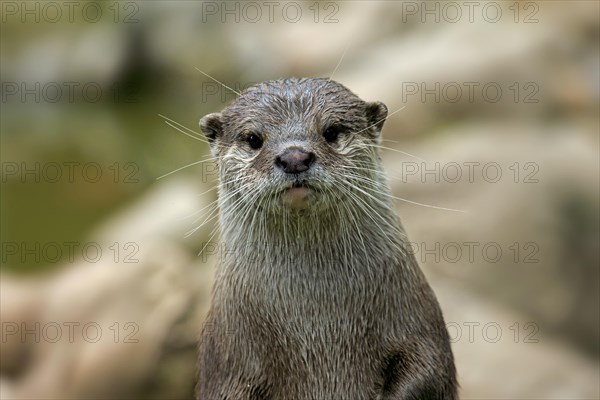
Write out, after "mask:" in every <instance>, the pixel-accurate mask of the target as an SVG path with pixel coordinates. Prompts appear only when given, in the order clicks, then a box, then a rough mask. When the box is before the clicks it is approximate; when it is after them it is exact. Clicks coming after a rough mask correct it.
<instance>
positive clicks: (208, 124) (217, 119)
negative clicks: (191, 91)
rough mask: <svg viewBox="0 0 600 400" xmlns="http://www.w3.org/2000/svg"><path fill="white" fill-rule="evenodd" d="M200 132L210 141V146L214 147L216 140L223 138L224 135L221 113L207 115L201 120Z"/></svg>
mask: <svg viewBox="0 0 600 400" xmlns="http://www.w3.org/2000/svg"><path fill="white" fill-rule="evenodd" d="M200 130H201V131H202V133H204V136H206V138H207V139H208V144H209V145H210V146H211V147H212V146H213V145H214V144H215V140H216V139H217V138H219V137H221V134H222V133H223V122H222V120H221V114H220V113H212V114H208V115H205V116H204V117H202V119H200Z"/></svg>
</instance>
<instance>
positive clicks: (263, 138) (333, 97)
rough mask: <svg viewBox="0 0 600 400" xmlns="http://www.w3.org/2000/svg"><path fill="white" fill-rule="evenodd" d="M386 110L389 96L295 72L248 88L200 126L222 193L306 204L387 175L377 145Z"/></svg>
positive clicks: (339, 196) (281, 207) (273, 204)
mask: <svg viewBox="0 0 600 400" xmlns="http://www.w3.org/2000/svg"><path fill="white" fill-rule="evenodd" d="M386 117H387V108H386V106H385V105H384V104H383V103H380V102H365V101H363V100H361V99H360V98H358V97H357V96H356V95H355V94H353V93H352V92H350V91H349V90H348V89H347V88H346V87H344V86H343V85H341V84H339V83H337V82H334V81H331V80H328V79H323V78H321V79H295V78H294V79H285V80H276V81H267V82H264V83H260V84H258V85H255V86H252V87H250V88H248V89H247V90H245V91H244V92H243V93H242V94H241V95H240V96H239V97H238V98H237V99H236V100H235V101H234V102H233V103H232V104H231V105H229V106H228V107H227V108H225V109H224V110H223V111H222V112H221V113H213V114H209V115H207V116H205V117H204V118H202V119H201V120H200V128H201V130H202V132H203V133H204V135H205V136H206V138H207V139H208V141H209V144H210V146H211V151H212V153H213V156H214V157H215V159H216V162H217V165H218V167H219V171H220V190H221V197H222V198H223V199H222V201H228V202H229V203H230V204H234V203H235V202H236V201H237V204H238V205H240V208H241V206H243V205H248V204H252V205H254V206H258V207H264V208H267V209H271V210H274V211H277V210H278V211H280V212H282V211H293V212H300V211H301V210H320V209H323V208H325V207H329V206H332V205H335V204H336V202H337V201H343V200H344V198H346V197H348V196H355V195H356V193H353V188H356V187H357V186H358V187H365V186H374V184H375V183H376V182H379V181H380V180H381V173H380V172H379V171H380V165H379V164H380V161H379V155H378V151H377V146H378V143H379V135H380V133H381V129H382V127H383V123H384V121H385V118H386ZM361 190H362V189H361Z"/></svg>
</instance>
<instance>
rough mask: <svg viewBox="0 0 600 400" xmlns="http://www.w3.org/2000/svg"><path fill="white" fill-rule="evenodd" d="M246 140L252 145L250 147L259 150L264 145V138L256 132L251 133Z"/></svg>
mask: <svg viewBox="0 0 600 400" xmlns="http://www.w3.org/2000/svg"><path fill="white" fill-rule="evenodd" d="M246 141H247V142H248V144H249V145H250V147H252V148H253V149H254V150H258V149H260V148H261V147H262V144H263V140H262V139H261V137H260V136H258V135H255V134H254V133H253V134H251V135H249V136H248V137H247V138H246Z"/></svg>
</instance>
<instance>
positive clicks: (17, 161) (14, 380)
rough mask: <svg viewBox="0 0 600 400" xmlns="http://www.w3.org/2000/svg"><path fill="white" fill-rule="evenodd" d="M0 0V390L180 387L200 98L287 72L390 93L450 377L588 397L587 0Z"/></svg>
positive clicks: (590, 91) (190, 334)
mask: <svg viewBox="0 0 600 400" xmlns="http://www.w3.org/2000/svg"><path fill="white" fill-rule="evenodd" d="M0 4H1V19H2V20H1V39H0V41H1V49H0V57H1V61H0V67H1V80H2V87H1V96H2V103H1V107H2V111H1V133H2V140H1V165H2V186H1V190H2V192H1V218H2V224H1V235H2V238H1V246H2V247H1V249H0V250H1V254H0V256H1V265H2V267H1V270H0V278H1V281H0V300H1V308H0V311H1V322H2V340H1V342H0V352H1V353H0V355H1V358H0V360H1V362H0V396H1V397H2V398H3V399H17V398H22V399H33V398H45V399H46V398H53V399H62V398H73V399H83V398H153V399H189V398H192V397H193V387H194V381H195V373H196V372H195V371H196V368H197V365H196V344H197V338H198V334H199V332H200V330H201V327H202V323H203V318H204V315H205V313H206V311H207V308H208V305H209V301H210V288H211V285H212V278H213V273H214V262H215V259H216V253H217V250H216V246H214V245H213V243H214V242H215V241H217V240H218V232H216V231H215V230H214V229H215V226H216V222H217V219H216V217H215V215H216V214H215V213H211V212H212V211H213V209H212V208H211V206H210V203H211V202H212V201H214V200H215V199H216V191H215V190H213V189H214V183H215V174H214V166H213V165H212V164H211V162H210V160H208V157H209V152H208V149H207V146H206V145H205V144H204V143H203V142H201V141H199V140H197V139H195V137H194V135H196V134H197V133H195V132H199V129H198V120H199V119H200V117H202V116H203V115H205V114H208V113H211V112H216V111H219V110H220V109H222V108H223V107H224V106H226V105H227V104H228V103H229V102H230V101H231V100H233V99H234V98H235V94H234V93H233V92H232V91H231V90H228V89H226V88H224V87H223V86H222V85H220V84H218V83H216V82H215V80H218V81H221V82H223V83H224V84H225V85H227V86H229V87H230V88H232V89H234V90H235V91H240V90H242V89H243V88H245V87H247V86H249V85H251V84H252V83H256V82H260V81H263V80H268V79H277V78H282V77H290V76H297V77H323V76H325V77H329V76H332V77H333V79H335V80H337V81H339V82H341V83H342V84H344V85H346V86H347V87H348V88H349V89H350V90H352V91H354V92H355V93H356V94H357V95H359V96H360V97H361V98H363V99H364V100H369V101H371V100H380V101H383V102H384V103H385V104H386V105H387V106H388V108H389V111H390V115H389V118H388V120H387V122H386V125H385V127H384V130H383V136H384V139H385V141H384V142H383V145H384V146H385V147H386V148H384V149H382V154H383V159H384V162H385V165H386V169H387V172H388V173H389V175H390V181H391V184H392V187H393V190H394V194H395V195H396V196H398V197H400V198H402V199H405V200H406V201H402V200H399V201H398V202H397V207H398V212H399V214H400V216H401V218H402V220H403V223H404V226H405V228H406V230H407V232H408V235H409V237H410V239H411V241H412V245H413V246H412V247H413V249H414V251H415V253H416V256H417V258H418V260H419V262H420V263H421V265H422V267H423V269H424V270H425V273H426V274H427V276H428V278H429V280H430V283H431V285H432V286H433V288H434V290H435V291H436V293H437V295H438V298H439V301H440V303H441V306H442V308H443V311H444V314H445V318H446V322H447V325H448V330H449V332H450V335H451V338H452V342H453V348H454V354H455V357H456V362H457V367H458V373H459V381H460V384H461V398H464V399H534V398H535V399H584V398H585V399H597V398H599V397H600V389H599V385H600V383H599V379H600V378H599V376H600V368H599V359H600V344H599V343H600V341H599V333H600V329H599V325H600V322H599V315H600V313H599V303H600V298H599V286H600V282H599V281H600V274H599V264H600V262H599V261H600V260H599V239H600V238H599V232H598V230H599V222H600V221H599V220H600V216H599V207H598V203H599V176H598V175H599V153H598V149H599V143H598V138H599V135H598V132H599V111H598V110H599V98H600V79H599V71H600V62H599V60H600V50H599V34H600V30H599V25H600V23H599V11H600V9H599V3H598V2H596V1H537V2H533V1H498V2H480V1H471V2H460V1H459V2H411V1H407V2H401V1H381V2H378V1H351V2H333V1H323V2H315V1H310V2H279V1H274V2H266V3H263V2H210V1H205V2H200V1H197V2H196V1H118V2H98V3H96V2H85V1H71V2H37V1H29V2H22V1H3V2H2V3H0ZM208 76H212V77H213V78H214V80H213V79H211V78H209V77H208ZM398 110H399V111H398ZM167 122H168V123H167ZM203 160H206V161H203ZM190 164H192V165H190ZM184 166H188V167H186V168H183V169H181V170H178V169H179V168H181V167H184ZM173 171H176V172H174V173H171V172H173ZM169 173H171V174H169ZM165 174H169V175H167V176H164V177H163V178H161V179H157V178H159V177H161V176H163V175H165ZM417 203H421V204H423V205H419V204H417ZM429 206H435V207H438V208H433V207H429ZM453 210H459V211H453ZM195 228H198V229H196V230H195V231H194V233H193V234H191V235H186V234H187V233H188V232H190V231H191V230H194V229H195ZM207 243H208V244H207Z"/></svg>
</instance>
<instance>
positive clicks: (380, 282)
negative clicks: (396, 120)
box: [197, 79, 457, 400]
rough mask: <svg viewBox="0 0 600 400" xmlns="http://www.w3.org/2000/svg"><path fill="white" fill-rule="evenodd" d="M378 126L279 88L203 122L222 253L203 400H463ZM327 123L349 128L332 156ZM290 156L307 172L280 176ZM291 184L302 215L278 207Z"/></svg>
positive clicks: (328, 87)
mask: <svg viewBox="0 0 600 400" xmlns="http://www.w3.org/2000/svg"><path fill="white" fill-rule="evenodd" d="M386 116H387V109H386V107H385V106H384V105H383V104H382V103H379V102H373V103H367V102H364V101H362V100H361V99H359V98H358V97H357V96H355V95H354V94H353V93H351V92H350V91H349V90H348V89H346V88H345V87H344V86H342V85H340V84H339V83H336V82H334V81H330V80H327V79H286V80H278V81H270V82H265V83H262V84H259V85H256V86H253V87H251V88H249V89H248V90H246V91H245V92H243V93H242V95H241V96H240V97H239V98H238V99H236V100H235V101H234V102H233V103H232V104H231V105H230V106H228V107H227V108H226V109H225V110H224V111H223V112H222V113H215V114H210V115H208V116H206V117H204V118H203V119H202V120H201V123H200V125H201V129H202V131H203V132H204V134H205V135H206V137H207V138H208V140H209V142H210V144H211V150H212V152H213V155H214V156H215V158H216V160H217V165H218V168H219V173H220V187H219V206H220V209H221V215H220V227H221V233H222V240H221V251H220V254H221V257H220V260H219V265H218V268H217V273H216V280H215V285H214V288H213V300H212V305H211V309H210V312H209V315H208V318H207V323H206V324H205V327H204V329H203V332H202V340H201V344H200V356H199V368H200V373H199V380H198V385H197V397H198V398H199V399H203V400H206V399H211V400H212V399H219V400H220V399H315V400H316V399H318V400H325V399H332V400H342V399H349V400H357V399H455V398H457V394H456V391H457V383H456V378H455V368H454V362H453V357H452V351H451V348H450V343H449V338H448V333H447V331H446V328H445V324H444V320H443V317H442V314H441V311H440V308H439V305H438V303H437V300H436V298H435V295H434V294H433V292H432V291H431V289H430V287H429V285H428V284H427V282H426V280H425V278H424V276H423V274H422V272H421V270H420V268H419V266H418V264H417V262H416V260H415V259H414V257H413V256H412V254H411V253H410V252H409V251H406V249H405V247H406V244H407V243H408V240H407V238H406V235H405V233H404V230H403V228H402V226H401V224H400V222H399V220H398V218H397V216H396V214H395V207H394V204H393V201H392V198H391V197H390V196H391V194H390V189H389V185H388V182H387V180H386V178H385V175H384V173H383V169H382V166H381V160H380V157H379V154H378V148H377V146H378V144H379V135H380V131H381V128H382V126H383V122H384V120H385V117H386ZM331 124H338V125H340V124H341V125H343V127H344V131H343V132H342V133H341V134H340V136H339V138H338V140H337V141H336V142H335V143H328V142H326V141H325V140H324V139H323V131H324V130H325V129H326V127H327V126H331ZM250 134H258V135H261V138H263V139H264V143H263V146H262V147H261V148H260V149H258V150H255V149H251V148H250V147H249V146H248V143H247V142H246V138H247V136H248V135H250ZM290 146H296V147H300V148H302V149H306V150H309V151H312V152H314V153H315V154H316V162H315V165H314V166H313V167H311V168H310V169H309V170H308V171H306V172H303V173H301V174H300V175H298V176H294V177H290V176H287V175H289V174H287V175H286V174H285V173H282V172H281V171H278V170H277V169H276V168H275V167H274V162H273V160H274V159H275V157H276V156H277V155H278V154H280V153H281V152H282V151H283V150H284V149H285V148H287V147H290ZM292 181H299V182H303V184H306V185H308V186H309V187H310V188H311V189H313V190H314V192H315V194H314V196H313V197H312V198H311V203H310V204H311V206H310V207H308V208H307V209H303V210H294V209H291V208H289V207H286V205H285V204H284V203H283V202H282V201H281V193H282V191H283V190H284V189H285V188H286V187H289V185H290V184H291V183H292Z"/></svg>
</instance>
